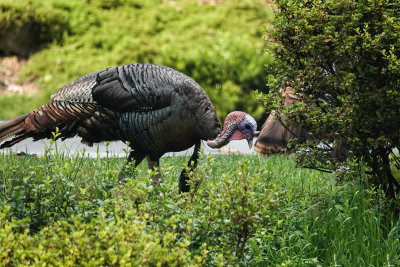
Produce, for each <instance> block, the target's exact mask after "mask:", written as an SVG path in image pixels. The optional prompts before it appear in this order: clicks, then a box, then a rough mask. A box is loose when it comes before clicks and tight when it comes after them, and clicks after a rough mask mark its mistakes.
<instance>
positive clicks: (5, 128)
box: [0, 113, 29, 149]
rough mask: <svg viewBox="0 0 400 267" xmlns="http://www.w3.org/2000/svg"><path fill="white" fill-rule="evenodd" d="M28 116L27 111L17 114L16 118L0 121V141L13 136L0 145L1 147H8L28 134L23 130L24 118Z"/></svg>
mask: <svg viewBox="0 0 400 267" xmlns="http://www.w3.org/2000/svg"><path fill="white" fill-rule="evenodd" d="M28 116H29V113H27V114H25V115H22V116H19V117H17V118H14V119H11V120H9V121H6V122H3V123H0V143H1V142H3V141H5V140H6V139H8V138H10V137H13V136H15V137H14V138H13V139H12V140H10V141H7V142H5V143H4V144H2V145H0V149H1V148H5V147H10V146H12V145H14V144H16V143H18V142H20V141H22V140H24V139H25V138H28V137H29V136H28V135H26V131H25V127H24V124H25V119H26V118H27V117H28Z"/></svg>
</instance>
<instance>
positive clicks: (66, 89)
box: [0, 64, 221, 191]
mask: <svg viewBox="0 0 400 267" xmlns="http://www.w3.org/2000/svg"><path fill="white" fill-rule="evenodd" d="M51 98H52V100H51V101H50V102H48V103H47V104H45V105H43V106H42V107H40V108H38V109H36V110H34V111H32V112H30V113H28V114H25V115H22V116H20V117H17V118H15V119H12V120H9V121H7V122H4V123H2V124H0V142H3V141H5V140H7V139H11V140H7V141H6V142H4V143H3V144H1V146H0V148H5V147H10V146H12V145H14V144H15V143H18V142H20V141H22V140H23V139H25V138H28V137H32V138H33V139H34V140H39V139H42V138H52V136H53V132H55V131H56V130H57V129H58V131H59V132H60V133H61V136H60V138H62V139H65V138H70V137H73V136H76V135H77V136H79V137H81V138H82V142H83V143H86V144H88V145H92V144H93V143H97V142H102V141H113V140H121V141H124V142H129V146H130V147H131V148H132V149H133V151H132V152H131V154H130V155H129V158H128V162H129V161H130V160H135V165H138V164H139V163H140V162H141V161H142V160H143V159H144V158H145V157H147V159H148V162H149V167H151V168H156V167H158V164H159V158H160V157H161V156H162V155H163V154H165V153H167V152H172V151H182V150H185V149H187V148H190V147H191V146H193V145H195V151H194V154H193V155H192V157H191V160H190V161H193V160H194V161H195V163H197V153H198V150H199V148H200V141H201V140H208V139H214V138H215V137H216V136H217V135H218V134H219V132H220V131H221V124H220V122H219V120H218V118H217V116H216V112H215V109H214V107H213V105H212V103H211V101H210V99H209V98H208V96H207V94H206V93H205V92H204V90H203V89H202V88H201V87H200V86H199V85H198V84H197V83H196V82H195V81H194V80H193V79H191V78H190V77H188V76H186V75H184V74H182V73H180V72H178V71H176V70H174V69H171V68H168V67H164V66H159V65H154V64H129V65H124V66H119V67H112V68H107V69H104V70H101V71H98V72H95V73H91V74H88V75H85V76H83V77H81V78H79V79H77V80H75V81H73V82H70V83H68V84H66V85H65V86H63V87H62V88H60V89H59V90H58V91H57V92H55V93H54V94H53V95H52V96H51ZM189 164H190V163H188V165H189ZM182 175H183V176H185V175H184V171H183V172H182ZM182 175H181V181H180V190H181V191H187V190H188V186H187V185H186V180H187V177H183V176H182Z"/></svg>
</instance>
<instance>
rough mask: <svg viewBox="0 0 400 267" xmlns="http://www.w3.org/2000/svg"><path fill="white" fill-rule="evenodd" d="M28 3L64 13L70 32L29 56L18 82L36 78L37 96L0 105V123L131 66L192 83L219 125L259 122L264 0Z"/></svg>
mask: <svg viewBox="0 0 400 267" xmlns="http://www.w3.org/2000/svg"><path fill="white" fill-rule="evenodd" d="M32 1H33V0H32ZM33 2H34V3H35V5H32V10H34V11H35V12H40V10H42V9H43V8H44V7H46V8H48V9H50V10H51V12H52V13H53V14H61V15H62V16H60V17H61V18H62V20H64V18H65V19H66V21H67V28H66V29H65V31H64V32H63V35H62V40H61V42H55V43H52V44H51V45H50V46H49V47H47V48H46V49H44V50H41V51H40V52H37V53H35V54H33V55H32V56H31V58H30V61H29V63H28V65H27V66H26V67H25V68H24V69H23V72H22V74H21V79H22V80H24V79H28V78H30V77H38V80H37V82H38V87H39V89H40V92H39V94H38V95H35V96H32V97H31V98H32V101H29V102H26V103H23V104H22V105H20V106H18V107H16V108H14V109H10V108H8V105H7V106H4V107H3V106H1V110H2V113H1V115H0V119H8V118H10V117H13V116H17V115H19V114H21V113H26V112H28V111H30V110H31V109H33V108H36V107H37V106H38V105H41V104H44V103H45V101H47V100H48V97H49V96H50V95H51V94H52V93H53V92H54V91H55V90H57V89H58V88H59V87H61V86H63V85H64V84H66V83H68V82H70V81H72V80H75V79H77V78H79V77H80V76H83V75H85V74H87V73H90V72H94V71H97V70H100V69H103V68H106V67H110V66H117V65H122V64H129V63H135V62H147V63H155V64H160V65H167V66H170V67H172V68H175V69H177V70H179V71H181V72H183V73H185V74H187V75H189V76H191V77H193V78H194V79H195V80H196V81H197V82H198V83H199V84H200V85H201V86H202V87H203V88H204V89H205V90H206V92H207V93H208V94H209V95H210V97H211V100H212V101H213V103H214V104H215V106H216V109H217V113H218V116H219V117H220V118H221V119H223V118H224V117H225V116H226V114H227V113H228V112H230V111H232V110H243V111H247V112H249V113H251V114H252V115H253V116H254V117H255V118H257V119H259V118H260V116H261V115H262V114H263V112H264V110H263V108H262V107H261V106H260V105H258V104H257V103H256V99H255V96H254V93H253V90H256V89H259V90H264V89H265V71H264V64H265V62H266V61H267V62H268V61H269V60H270V58H268V57H267V55H265V53H264V51H263V50H264V42H263V38H262V36H263V34H264V31H265V27H266V26H268V25H269V18H270V17H271V14H272V12H271V9H270V7H269V5H268V4H267V3H265V1H261V0H251V1H233V0H227V1H219V2H218V3H217V4H216V5H212V4H210V3H204V4H200V3H199V2H198V1H197V0H191V1H163V2H160V1H157V0H149V1H124V0H112V1H108V0H96V1H81V0H73V1H67V0H61V1H60V0H49V1H45V2H43V1H33ZM28 3H30V2H28V0H23V1H20V4H19V5H20V6H21V5H22V6H23V5H28ZM10 5H13V4H10ZM15 5H16V4H15ZM36 10H38V11H36ZM0 31H1V29H0ZM14 97H15V98H18V96H14ZM1 98H3V95H1ZM0 102H2V101H1V100H0ZM4 102H5V101H4Z"/></svg>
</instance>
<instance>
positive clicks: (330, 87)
mask: <svg viewBox="0 0 400 267" xmlns="http://www.w3.org/2000/svg"><path fill="white" fill-rule="evenodd" d="M276 4H277V11H276V19H275V22H274V25H275V31H274V32H272V34H271V36H272V37H273V40H275V42H276V43H275V44H274V54H275V57H276V64H275V66H276V72H275V74H274V75H271V76H270V78H269V85H270V86H271V88H274V92H273V93H271V94H270V95H268V96H267V98H266V103H267V106H268V107H269V108H271V109H277V110H279V112H280V114H285V116H287V117H288V119H289V124H296V125H300V126H302V127H304V128H306V129H307V130H308V131H309V132H311V134H312V136H311V138H310V139H309V140H308V141H307V142H306V143H304V142H301V143H300V144H298V146H297V151H298V152H300V154H298V155H300V156H299V158H298V159H300V161H299V163H300V165H301V164H303V166H307V167H311V168H312V167H316V168H325V169H331V168H332V167H333V168H337V161H335V160H332V150H333V149H334V147H335V146H336V145H338V144H339V143H340V142H345V143H346V144H347V146H348V149H350V151H351V154H352V155H353V156H354V158H355V160H356V161H357V162H361V161H364V162H366V164H367V166H368V168H369V170H368V171H369V172H371V173H372V174H373V175H372V176H373V177H372V179H371V181H374V182H375V184H377V185H381V186H384V187H385V188H387V194H388V195H390V196H393V195H394V190H395V187H397V189H400V186H399V183H398V182H397V181H396V180H395V179H394V178H393V175H392V174H391V167H392V166H391V165H392V163H394V165H395V166H396V168H397V169H398V168H399V166H400V161H399V158H398V156H397V155H396V154H394V153H393V151H394V150H395V149H399V147H400V143H399V140H400V131H399V127H398V126H397V124H395V123H394V122H396V121H399V119H400V112H398V111H399V109H400V101H399V99H400V98H399V96H400V68H399V65H400V60H399V57H400V20H399V17H400V9H398V7H397V5H398V3H397V1H392V0H377V1H356V2H354V1H347V0H340V1H336V0H335V1H333V0H332V1H319V0H296V1H287V0H278V1H276ZM286 87H292V88H294V89H295V91H296V94H298V95H299V97H300V98H301V100H302V101H300V103H298V104H295V105H294V108H292V109H285V108H284V107H283V106H282V105H281V103H282V101H281V100H282V99H281V97H280V94H279V92H278V91H279V89H280V88H286ZM303 159H304V161H302V160H303ZM391 161H392V163H391ZM330 164H332V165H333V166H332V165H330Z"/></svg>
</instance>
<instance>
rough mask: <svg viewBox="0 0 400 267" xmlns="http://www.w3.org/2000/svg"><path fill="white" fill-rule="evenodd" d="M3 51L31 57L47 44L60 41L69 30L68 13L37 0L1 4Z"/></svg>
mask: <svg viewBox="0 0 400 267" xmlns="http://www.w3.org/2000/svg"><path fill="white" fill-rule="evenodd" d="M0 10H1V11H2V16H1V17H0V52H2V53H1V54H5V55H7V54H9V53H16V54H18V55H20V56H28V55H29V54H30V53H32V52H35V51H36V50H38V49H39V48H40V46H41V45H42V44H44V43H49V42H52V41H53V40H55V41H61V40H62V37H63V33H64V31H66V30H67V29H68V24H67V14H66V12H62V11H60V10H57V9H53V8H51V7H50V6H48V5H47V4H45V3H43V4H39V2H37V1H33V0H27V1H25V2H20V1H10V0H5V1H2V2H1V3H0Z"/></svg>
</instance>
